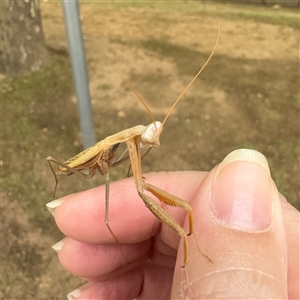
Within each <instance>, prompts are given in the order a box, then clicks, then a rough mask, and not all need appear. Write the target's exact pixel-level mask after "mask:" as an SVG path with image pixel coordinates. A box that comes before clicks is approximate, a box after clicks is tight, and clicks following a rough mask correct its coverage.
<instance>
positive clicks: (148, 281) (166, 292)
mask: <svg viewBox="0 0 300 300" xmlns="http://www.w3.org/2000/svg"><path fill="white" fill-rule="evenodd" d="M172 276H173V273H172V272H170V270H169V268H164V267H161V266H159V267H157V266H156V265H149V266H148V267H147V268H145V269H140V270H139V269H135V270H132V271H131V272H128V273H126V274H124V275H121V276H119V277H116V278H113V279H111V280H108V281H105V282H101V283H93V284H87V285H85V286H83V287H81V288H79V289H76V290H75V291H73V292H71V293H69V294H68V299H73V298H74V297H76V298H75V299H76V300H77V299H78V300H80V299H82V300H89V299H90V300H95V299H97V300H101V299H103V300H104V299H105V300H109V299H136V298H138V299H157V300H159V299H161V300H162V299H170V285H171V282H172Z"/></svg>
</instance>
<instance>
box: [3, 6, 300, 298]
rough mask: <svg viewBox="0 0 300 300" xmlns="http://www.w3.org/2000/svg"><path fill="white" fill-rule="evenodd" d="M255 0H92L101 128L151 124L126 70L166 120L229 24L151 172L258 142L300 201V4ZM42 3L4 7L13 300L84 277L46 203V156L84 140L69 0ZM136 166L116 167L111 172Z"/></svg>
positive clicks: (94, 82)
mask: <svg viewBox="0 0 300 300" xmlns="http://www.w3.org/2000/svg"><path fill="white" fill-rule="evenodd" d="M247 2H248V1H245V2H244V3H240V2H238V1H230V2H226V1H223V2H222V3H218V2H212V1H208V2H202V1H182V2H181V1H177V2H171V1H164V2H163V1H155V2H142V1H135V2H134V3H133V2H130V1H118V2H114V1H106V2H100V1H99V2H97V1H94V2H90V1H83V0H82V1H80V13H81V21H82V30H83V38H84V46H85V51H86V63H87V69H88V74H89V86H90V93H91V98H92V107H93V118H94V125H95V132H96V139H97V140H101V139H103V138H105V137H106V136H108V135H111V134H113V133H116V132H118V131H120V130H123V129H126V128H129V127H131V126H134V125H138V124H144V125H147V124H149V123H150V122H151V119H150V117H149V116H148V114H147V112H146V111H145V109H144V107H143V106H142V105H141V104H140V103H139V100H138V99H137V98H136V97H135V96H134V95H133V93H132V92H131V91H129V90H128V88H127V87H126V85H125V84H124V83H123V81H122V79H121V77H120V76H119V74H118V72H117V70H118V69H119V70H121V71H122V73H124V74H125V76H126V77H127V78H128V79H129V80H130V82H131V83H132V85H133V86H134V87H135V88H136V89H137V90H138V91H139V92H140V93H141V94H142V95H143V97H144V98H145V99H146V100H147V103H148V105H149V107H150V109H151V111H152V112H153V114H154V116H155V118H156V119H157V120H160V121H162V120H163V118H164V116H165V115H166V113H167V112H168V110H169V108H170V107H171V105H172V104H173V102H174V101H175V99H176V98H177V97H178V95H179V94H180V93H181V92H182V90H183V89H184V87H185V86H186V85H187V84H188V83H189V82H190V81H191V79H192V78H193V76H194V75H195V74H196V73H197V71H198V70H199V69H200V68H201V66H202V65H203V64H204V62H205V61H206V59H207V58H208V56H209V54H210V53H211V51H212V49H213V46H214V44H215V41H216V38H217V32H218V22H219V23H220V27H221V35H220V40H219V43H218V46H217V50H216V53H215V54H214V56H213V58H212V60H211V61H210V63H209V64H208V66H207V67H206V69H205V70H204V72H203V73H202V74H201V76H200V77H199V78H198V79H197V80H196V82H195V83H194V84H193V86H192V87H191V88H190V89H189V91H188V92H187V93H186V94H185V96H184V97H183V98H182V101H181V102H180V103H179V104H178V106H177V107H176V109H175V110H174V111H173V113H172V114H171V116H170V117H169V119H168V121H167V123H166V126H165V128H164V132H163V134H162V136H161V147H160V148H159V149H157V150H153V151H151V153H150V154H149V155H148V156H147V157H146V158H145V159H144V160H143V172H144V173H146V172H151V171H176V170H202V171H203V170H204V171H209V170H211V169H212V168H213V167H214V166H215V165H216V164H218V163H219V162H221V161H222V159H223V158H224V157H225V156H226V155H227V154H228V153H229V152H230V151H232V150H234V149H237V148H251V149H256V150H258V151H260V152H262V153H263V154H264V155H265V156H266V157H267V159H268V162H269V165H270V169H271V173H272V177H273V179H274V181H275V182H276V184H277V186H278V188H279V190H280V192H281V193H282V194H283V195H284V196H285V197H286V198H287V200H288V201H289V202H290V203H291V204H292V205H294V206H295V207H296V208H297V209H300V203H299V182H300V181H299V156H300V155H299V44H298V43H299V39H298V37H299V10H298V9H297V8H296V7H298V6H299V3H298V1H284V2H282V1H276V0H273V1H271V0H270V1H269V0H262V1H259V0H257V2H255V3H254V2H253V1H251V3H252V5H249V4H248V3H247ZM34 3H35V2H34V1H33V0H29V1H23V0H22V1H18V5H17V6H15V7H14V10H12V11H11V12H10V13H8V11H9V10H6V13H5V9H8V7H5V6H3V9H4V13H2V20H1V24H2V26H3V28H4V29H5V30H4V31H3V32H4V34H6V36H5V38H6V41H8V42H7V43H6V42H5V43H3V50H2V51H1V57H2V63H3V65H2V75H1V77H2V101H3V107H2V108H3V115H2V121H1V122H2V132H1V133H2V139H1V140H2V149H3V156H2V158H1V161H0V164H1V168H2V175H1V181H2V187H3V188H2V192H1V197H2V201H1V209H2V216H3V221H2V224H3V226H2V241H1V246H2V247H3V249H2V254H3V257H2V262H5V263H4V264H3V265H2V274H3V276H2V278H1V280H2V282H1V286H2V287H3V288H2V295H1V297H2V299H66V294H67V293H68V292H69V291H72V290H73V289H75V288H76V287H77V286H79V285H81V284H82V281H81V280H80V279H77V278H75V277H74V276H72V275H71V274H69V273H68V272H66V271H65V270H63V269H62V267H61V266H60V265H59V262H58V259H57V255H56V254H55V253H54V252H53V250H52V249H51V245H53V244H55V243H56V242H57V241H59V240H60V239H61V238H62V237H63V235H62V234H61V233H60V232H59V230H58V229H57V228H56V225H55V222H54V219H53V217H52V216H51V215H50V214H49V213H48V212H45V211H44V209H43V204H44V202H45V201H47V200H48V199H49V197H50V196H51V194H52V192H53V187H54V179H53V176H52V174H51V172H50V170H49V168H48V165H47V163H46V157H47V156H49V155H51V156H53V157H55V158H56V159H58V160H61V161H62V160H66V159H68V158H70V157H71V156H73V155H75V154H77V153H78V152H80V151H82V150H83V144H82V137H81V132H80V127H79V118H78V110H77V106H76V96H75V94H74V87H73V83H72V73H71V67H70V59H69V55H68V44H67V39H66V33H65V25H64V17H63V12H62V7H61V3H59V2H56V1H55V2H54V1H53V2H52V1H44V2H40V8H39V7H38V6H36V5H35V4H34ZM39 13H40V15H39ZM39 16H40V17H39ZM17 24H18V26H19V25H20V24H21V27H22V26H23V28H24V32H21V31H20V35H19V36H18V34H16V33H14V32H13V29H14V28H16V27H14V26H16V25H17ZM5 27H6V28H5ZM26 30H27V31H28V32H27V33H26V32H25V31H26ZM33 31H34V32H35V34H32V33H33ZM24 37H25V40H26V42H24V43H23V45H26V46H25V48H24V47H23V48H20V47H19V45H18V40H20V39H21V38H24ZM15 57H17V58H18V59H17V62H16V61H14V58H15ZM127 168H128V165H126V164H125V165H122V166H120V167H118V168H116V169H115V170H112V172H111V176H112V180H113V181H115V180H118V179H121V178H124V177H125V176H126V172H127ZM74 182H76V184H74ZM103 182H104V180H103V178H102V177H101V176H100V175H98V174H97V175H96V176H95V177H94V178H93V179H91V180H87V179H81V178H78V177H76V176H71V177H68V178H65V177H63V178H61V180H60V185H59V188H58V191H57V197H61V196H63V195H67V194H70V193H73V192H76V191H81V190H85V189H88V188H91V187H93V186H97V185H100V184H103ZM101 221H102V220H99V222H101Z"/></svg>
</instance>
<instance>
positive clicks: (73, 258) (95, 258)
mask: <svg viewBox="0 0 300 300" xmlns="http://www.w3.org/2000/svg"><path fill="white" fill-rule="evenodd" d="M151 245H152V243H151V241H150V240H146V241H144V242H141V243H137V244H126V245H118V246H116V245H112V244H109V245H108V244H106V245H95V244H86V243H81V242H78V241H76V240H73V239H71V238H64V239H63V240H61V241H60V242H58V243H57V244H55V245H54V246H53V249H54V250H55V251H56V252H57V253H58V258H59V261H60V263H61V264H62V266H63V267H64V268H65V269H66V270H68V271H70V272H71V273H73V274H74V275H76V276H80V277H84V278H89V279H93V280H95V279H96V278H97V280H98V281H104V280H107V279H108V278H109V277H114V276H117V275H120V274H123V273H126V272H128V270H131V269H133V268H134V267H135V266H136V265H140V264H141V263H142V262H143V261H146V260H147V258H148V256H149V253H148V252H149V250H150V248H151ZM120 247H122V251H120Z"/></svg>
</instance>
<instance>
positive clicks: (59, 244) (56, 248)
mask: <svg viewBox="0 0 300 300" xmlns="http://www.w3.org/2000/svg"><path fill="white" fill-rule="evenodd" d="M64 243H65V239H62V240H60V241H59V242H57V243H56V244H54V245H53V246H52V249H53V250H54V251H55V252H58V251H60V250H61V249H62V248H63V246H64Z"/></svg>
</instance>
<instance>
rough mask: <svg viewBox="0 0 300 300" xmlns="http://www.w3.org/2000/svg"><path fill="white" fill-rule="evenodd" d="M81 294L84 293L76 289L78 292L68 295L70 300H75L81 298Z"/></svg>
mask: <svg viewBox="0 0 300 300" xmlns="http://www.w3.org/2000/svg"><path fill="white" fill-rule="evenodd" d="M81 293H82V292H81V290H80V289H76V290H74V291H72V292H71V293H69V294H68V295H67V297H68V300H73V299H75V298H77V297H79V296H80V295H81Z"/></svg>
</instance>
